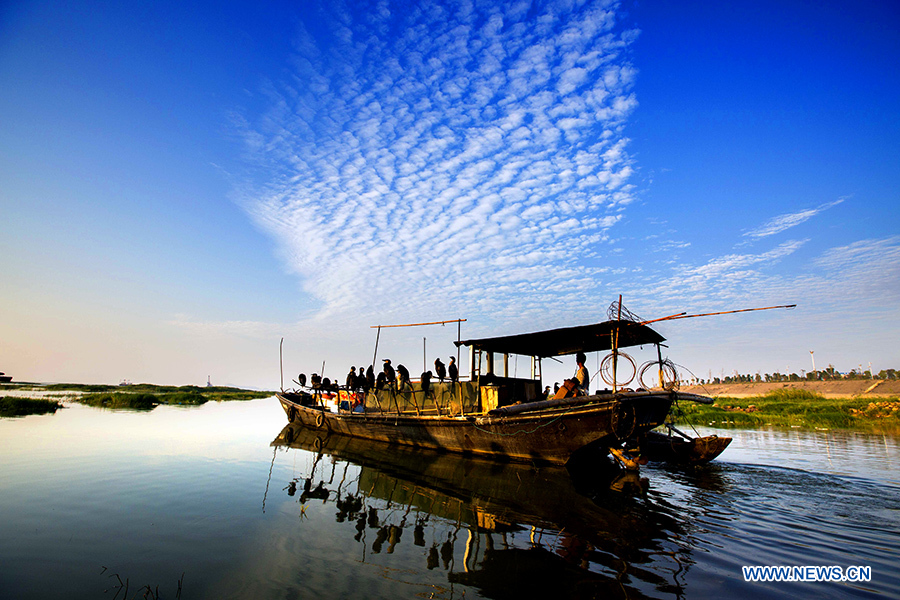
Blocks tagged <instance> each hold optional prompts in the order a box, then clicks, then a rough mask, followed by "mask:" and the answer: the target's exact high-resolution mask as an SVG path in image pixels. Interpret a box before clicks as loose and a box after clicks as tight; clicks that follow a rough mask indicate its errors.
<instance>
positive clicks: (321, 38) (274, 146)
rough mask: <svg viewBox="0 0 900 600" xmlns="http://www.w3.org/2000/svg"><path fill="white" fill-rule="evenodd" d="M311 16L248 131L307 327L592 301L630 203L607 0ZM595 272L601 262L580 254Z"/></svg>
mask: <svg viewBox="0 0 900 600" xmlns="http://www.w3.org/2000/svg"><path fill="white" fill-rule="evenodd" d="M379 7H380V8H379V9H378V10H371V9H370V10H360V9H359V7H357V6H354V5H332V4H330V3H329V4H328V5H327V6H325V5H323V6H321V7H320V8H319V9H318V10H319V13H318V14H317V15H316V16H317V18H320V19H321V22H323V23H325V24H326V27H325V30H324V31H322V30H315V31H313V30H312V29H310V30H307V31H303V32H302V35H301V36H300V37H301V39H300V42H299V43H298V48H297V52H298V53H297V56H296V57H295V60H294V65H295V67H294V72H293V73H291V76H290V77H289V78H286V79H285V80H284V81H281V82H278V83H273V84H271V86H270V87H269V89H268V90H267V95H268V98H269V102H270V106H271V109H270V110H269V112H268V113H267V114H266V115H265V116H264V118H262V119H259V120H258V122H256V123H254V126H253V128H252V129H248V130H247V132H246V139H247V142H248V148H251V149H252V150H253V151H254V153H255V156H256V159H257V160H258V161H259V164H260V165H261V166H264V167H265V168H266V170H268V171H269V172H271V173H273V178H272V180H271V181H270V182H269V184H268V185H266V186H265V187H264V189H262V190H259V189H257V190H255V191H254V193H253V195H252V197H251V198H249V199H245V201H244V203H243V204H244V205H245V206H246V207H247V210H248V211H249V212H250V213H251V214H252V216H253V217H254V219H255V220H256V222H257V223H258V224H260V226H261V227H263V228H264V229H265V230H266V231H268V232H269V233H270V234H272V235H273V236H274V238H275V239H276V240H277V242H278V245H279V248H280V252H281V253H282V256H283V258H284V260H285V262H286V263H287V265H288V266H289V268H290V269H291V270H292V271H293V272H294V273H296V274H297V275H299V276H300V277H301V278H302V281H303V286H304V290H305V291H306V292H307V293H308V294H309V295H310V296H311V297H312V298H314V299H316V300H317V301H318V302H319V308H320V312H319V316H320V317H322V318H325V317H333V316H345V317H346V316H348V315H355V314H360V313H378V314H393V313H396V314H398V315H404V316H406V317H410V318H411V317H414V316H417V315H418V316H434V315H437V314H445V313H447V312H449V313H451V314H455V313H461V312H465V313H466V314H468V315H473V313H483V314H492V315H494V316H496V317H498V318H501V319H512V320H518V319H527V318H529V316H535V315H537V314H541V315H546V314H548V313H552V312H553V311H558V312H566V313H570V314H571V313H572V312H578V311H580V310H583V309H584V308H586V307H591V308H594V304H595V302H594V301H593V300H592V299H591V294H590V293H584V294H580V295H579V296H580V298H579V299H577V300H575V301H574V302H573V300H572V295H571V294H560V289H561V288H574V289H578V290H581V291H584V292H591V291H597V290H599V289H600V288H602V286H603V277H602V274H603V270H602V269H601V268H598V267H592V266H588V263H587V262H585V261H586V260H589V259H596V258H598V257H601V256H602V250H601V249H602V248H603V245H604V243H605V242H606V241H607V240H608V238H609V236H610V230H611V229H612V228H614V227H615V226H616V224H617V223H618V222H619V221H620V220H621V218H622V214H623V210H624V209H625V207H627V206H628V204H629V203H631V202H632V200H633V197H632V188H631V185H630V184H629V179H630V178H631V176H632V174H633V168H634V167H633V161H632V159H631V157H630V156H629V154H628V151H627V147H628V139H627V137H625V135H624V132H623V126H624V125H625V123H626V121H627V118H628V116H629V115H630V114H631V112H632V111H633V110H634V108H635V106H636V104H637V103H636V100H635V97H634V94H633V93H632V85H633V82H634V78H635V70H634V68H633V67H632V66H631V64H630V62H629V60H628V57H627V51H628V48H629V45H630V44H631V42H632V41H633V39H634V37H635V35H636V32H634V31H619V30H618V29H617V27H616V10H617V8H618V6H617V3H614V2H584V3H580V2H574V3H570V2H547V3H535V4H530V3H525V4H514V5H510V6H505V7H503V8H498V7H493V6H475V5H469V4H467V3H462V4H453V5H445V4H442V3H439V2H434V3H427V4H426V3H423V4H417V5H416V6H415V7H414V8H413V9H412V10H409V8H408V7H407V8H404V9H403V10H402V11H401V10H399V7H397V6H395V5H392V4H390V3H383V4H379ZM593 262H594V263H595V262H596V261H593Z"/></svg>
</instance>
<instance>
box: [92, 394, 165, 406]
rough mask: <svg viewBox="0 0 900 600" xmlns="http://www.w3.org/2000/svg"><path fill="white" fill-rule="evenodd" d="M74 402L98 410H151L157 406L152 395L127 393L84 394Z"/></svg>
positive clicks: (157, 401) (157, 399) (156, 401)
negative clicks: (98, 408)
mask: <svg viewBox="0 0 900 600" xmlns="http://www.w3.org/2000/svg"><path fill="white" fill-rule="evenodd" d="M75 402H78V403H79V404H85V405H87V406H97V407H100V408H127V409H131V410H152V409H153V408H155V407H156V405H157V404H159V398H157V397H156V396H155V395H154V394H141V393H138V394H133V393H129V392H113V393H100V394H86V395H84V396H80V397H78V398H75Z"/></svg>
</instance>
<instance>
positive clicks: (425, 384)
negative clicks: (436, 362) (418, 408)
mask: <svg viewBox="0 0 900 600" xmlns="http://www.w3.org/2000/svg"><path fill="white" fill-rule="evenodd" d="M420 381H421V384H420V385H421V386H422V392H423V395H424V396H425V397H427V396H428V392H430V391H431V371H425V372H424V373H422V377H421V380H420Z"/></svg>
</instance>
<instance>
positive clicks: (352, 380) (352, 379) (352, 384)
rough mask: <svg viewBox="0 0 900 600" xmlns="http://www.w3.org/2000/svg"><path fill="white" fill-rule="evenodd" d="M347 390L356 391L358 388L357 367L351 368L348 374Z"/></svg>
mask: <svg viewBox="0 0 900 600" xmlns="http://www.w3.org/2000/svg"><path fill="white" fill-rule="evenodd" d="M346 384H347V389H349V390H354V389H356V388H357V383H356V367H350V372H349V373H347V381H346Z"/></svg>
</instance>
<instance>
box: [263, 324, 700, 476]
mask: <svg viewBox="0 0 900 600" xmlns="http://www.w3.org/2000/svg"><path fill="white" fill-rule="evenodd" d="M663 341H664V338H663V337H662V336H661V335H659V333H657V332H656V331H654V330H653V329H651V328H650V327H648V326H647V325H645V324H642V323H638V322H634V321H630V320H622V319H615V320H610V321H605V322H602V323H596V324H592V325H584V326H578V327H567V328H562V329H554V330H548V331H541V332H534V333H526V334H520V335H512V336H503V337H493V338H481V339H471V340H465V341H459V340H458V341H457V342H456V344H457V347H467V348H468V349H469V372H470V378H469V380H468V381H454V382H452V383H439V384H431V385H429V386H426V387H425V388H423V387H422V384H421V382H418V383H410V384H407V387H400V388H395V387H393V386H388V387H386V388H385V389H381V390H369V391H368V392H366V393H365V394H362V393H360V392H358V391H355V390H351V389H340V390H337V394H338V395H337V400H336V402H334V403H332V404H331V405H330V406H327V405H326V403H325V402H323V400H322V396H323V394H324V393H334V389H333V388H332V389H330V390H321V389H310V388H305V389H295V390H292V391H282V392H281V393H279V394H277V397H278V399H279V401H280V403H281V406H282V407H283V408H284V411H285V413H286V415H287V417H288V420H289V422H291V423H297V424H300V425H303V426H305V427H308V428H311V429H317V430H321V431H322V432H323V433H337V434H342V435H347V436H353V437H359V438H365V439H371V440H379V441H382V442H388V443H393V444H403V445H407V446H413V447H421V448H430V449H435V450H442V451H449V452H458V453H464V454H471V455H479V456H487V457H494V458H500V459H505V460H512V461H529V462H539V463H552V464H565V463H566V462H567V461H569V460H570V458H572V457H573V455H575V454H576V453H577V452H579V451H580V450H582V449H586V448H597V447H599V448H601V449H611V450H612V451H613V454H614V456H618V455H620V454H621V447H622V445H623V443H624V442H625V441H626V440H628V439H629V438H635V437H637V438H640V437H642V436H643V435H644V434H645V433H647V432H648V431H650V430H651V429H654V428H655V427H657V426H658V425H660V424H661V423H663V422H664V421H665V418H666V416H667V415H668V414H669V410H670V408H671V406H672V403H673V402H674V401H676V400H693V401H698V402H704V403H710V402H712V400H711V399H710V398H707V397H705V396H698V395H696V394H688V393H683V392H679V391H677V390H675V389H664V387H661V388H660V389H657V390H646V389H639V390H635V391H631V390H626V389H618V386H617V385H616V381H615V379H613V386H612V387H613V389H604V390H597V391H596V392H594V393H592V394H587V395H570V396H569V397H564V396H566V392H565V391H563V392H562V393H560V394H558V395H557V396H556V397H554V398H551V399H547V398H546V397H545V396H544V394H543V393H542V390H543V388H542V382H541V368H540V365H541V359H542V358H548V357H556V356H565V355H572V354H576V353H582V352H583V353H587V352H597V351H612V354H611V356H612V360H613V363H614V364H615V361H616V358H617V357H618V356H620V349H621V348H627V347H631V346H643V345H656V347H657V350H658V349H659V345H660V344H661V343H662V342H663ZM376 348H377V347H376ZM376 354H377V349H376ZM510 354H515V355H520V356H528V357H530V358H531V365H532V368H531V376H530V377H525V378H517V377H510V376H509V373H508V369H507V368H506V365H507V364H508V358H509V355H510ZM498 355H501V356H503V365H504V369H503V372H502V374H498V373H495V369H494V357H495V356H498ZM658 355H659V352H658ZM659 363H660V369H661V368H662V366H663V361H662V357H661V355H659ZM613 372H615V367H614V368H613ZM417 386H418V387H417ZM564 389H565V386H564ZM618 457H619V458H620V459H621V456H618Z"/></svg>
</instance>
